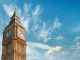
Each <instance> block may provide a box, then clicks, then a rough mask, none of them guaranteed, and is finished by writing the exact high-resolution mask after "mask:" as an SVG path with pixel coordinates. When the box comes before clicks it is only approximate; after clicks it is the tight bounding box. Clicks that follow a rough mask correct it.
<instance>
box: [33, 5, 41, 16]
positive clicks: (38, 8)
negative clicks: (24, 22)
mask: <svg viewBox="0 0 80 60" xmlns="http://www.w3.org/2000/svg"><path fill="white" fill-rule="evenodd" d="M41 11H42V10H41V5H37V6H36V8H35V10H34V11H32V15H33V16H38V15H40V13H41Z"/></svg>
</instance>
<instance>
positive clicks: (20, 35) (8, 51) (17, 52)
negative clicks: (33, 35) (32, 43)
mask: <svg viewBox="0 0 80 60" xmlns="http://www.w3.org/2000/svg"><path fill="white" fill-rule="evenodd" d="M19 20H20V18H19V17H18V16H17V15H16V11H14V14H13V15H12V17H11V18H10V22H9V24H8V25H7V26H6V27H5V29H4V31H3V41H2V59H1V60H26V31H25V29H24V27H23V26H22V24H21V22H20V21H19Z"/></svg>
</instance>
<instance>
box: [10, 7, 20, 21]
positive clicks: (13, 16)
mask: <svg viewBox="0 0 80 60" xmlns="http://www.w3.org/2000/svg"><path fill="white" fill-rule="evenodd" d="M13 19H15V20H19V17H18V16H17V15H16V8H15V11H14V13H13V15H12V17H11V20H13Z"/></svg>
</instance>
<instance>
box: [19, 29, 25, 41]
mask: <svg viewBox="0 0 80 60" xmlns="http://www.w3.org/2000/svg"><path fill="white" fill-rule="evenodd" d="M18 36H19V37H20V38H21V39H24V31H23V30H21V29H19V30H18Z"/></svg>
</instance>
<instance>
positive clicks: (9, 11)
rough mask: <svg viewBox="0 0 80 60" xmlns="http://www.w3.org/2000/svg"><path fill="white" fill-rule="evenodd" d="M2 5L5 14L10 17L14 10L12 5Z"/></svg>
mask: <svg viewBox="0 0 80 60" xmlns="http://www.w3.org/2000/svg"><path fill="white" fill-rule="evenodd" d="M2 6H3V8H4V10H5V12H6V14H7V15H8V16H10V17H11V16H12V14H13V12H14V8H13V6H11V5H2Z"/></svg>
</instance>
